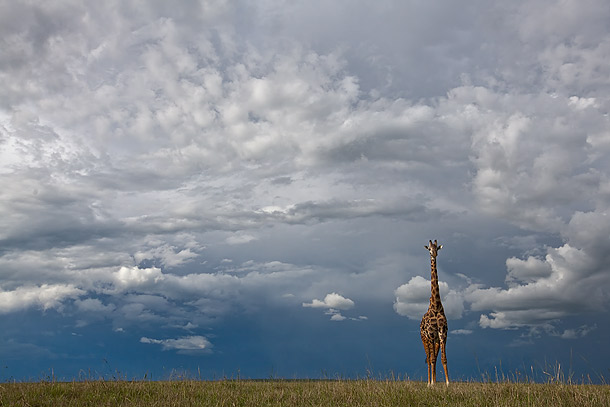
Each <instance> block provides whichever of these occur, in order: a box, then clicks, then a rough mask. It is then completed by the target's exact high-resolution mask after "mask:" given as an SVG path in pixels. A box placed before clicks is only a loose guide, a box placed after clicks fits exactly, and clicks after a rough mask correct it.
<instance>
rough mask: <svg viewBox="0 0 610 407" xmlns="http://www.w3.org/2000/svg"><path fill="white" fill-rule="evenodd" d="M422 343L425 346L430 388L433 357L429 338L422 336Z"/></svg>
mask: <svg viewBox="0 0 610 407" xmlns="http://www.w3.org/2000/svg"><path fill="white" fill-rule="evenodd" d="M421 340H422V343H423V344H424V351H425V352H426V371H427V372H428V386H430V380H431V377H430V361H431V356H432V352H431V350H430V348H431V347H430V342H429V341H428V340H427V338H426V337H425V336H424V335H422V337H421Z"/></svg>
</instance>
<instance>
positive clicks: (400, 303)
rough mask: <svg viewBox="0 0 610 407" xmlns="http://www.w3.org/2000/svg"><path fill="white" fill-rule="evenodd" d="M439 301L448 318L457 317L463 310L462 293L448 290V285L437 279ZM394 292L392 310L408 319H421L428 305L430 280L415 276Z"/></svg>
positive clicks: (460, 315) (459, 316)
mask: <svg viewBox="0 0 610 407" xmlns="http://www.w3.org/2000/svg"><path fill="white" fill-rule="evenodd" d="M438 286H439V289H440V294H441V302H442V303H443V308H444V309H445V315H446V316H447V318H448V319H459V318H461V317H462V313H463V312H464V298H463V293H462V292H459V291H455V290H450V289H449V285H448V284H447V283H446V282H444V281H439V282H438ZM394 294H395V296H396V300H395V301H394V310H395V311H396V312H397V313H398V314H399V315H402V316H406V317H408V318H410V319H415V320H421V318H422V316H423V315H424V314H425V313H426V311H427V310H428V306H429V305H430V280H426V279H425V278H423V277H420V276H415V277H413V278H411V280H409V282H408V283H406V284H403V285H401V286H400V287H398V288H397V289H396V290H395V291H394Z"/></svg>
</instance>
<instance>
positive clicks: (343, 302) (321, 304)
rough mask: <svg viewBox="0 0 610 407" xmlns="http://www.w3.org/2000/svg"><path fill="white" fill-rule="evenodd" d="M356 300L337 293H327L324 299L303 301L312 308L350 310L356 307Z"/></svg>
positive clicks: (304, 304) (305, 305)
mask: <svg viewBox="0 0 610 407" xmlns="http://www.w3.org/2000/svg"><path fill="white" fill-rule="evenodd" d="M354 305H355V304H354V301H352V300H350V299H349V298H345V297H343V296H341V295H339V294H337V293H334V292H333V293H330V294H326V297H324V300H322V301H320V300H318V299H314V300H313V301H312V302H310V303H305V302H304V303H303V307H310V308H329V309H335V310H348V309H351V308H353V307H354Z"/></svg>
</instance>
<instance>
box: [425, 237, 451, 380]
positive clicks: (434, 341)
mask: <svg viewBox="0 0 610 407" xmlns="http://www.w3.org/2000/svg"><path fill="white" fill-rule="evenodd" d="M442 247H443V246H442V245H439V244H438V243H437V241H436V240H435V241H434V243H432V240H430V244H429V246H425V248H426V249H427V250H428V251H429V252H430V277H431V279H430V291H431V294H430V305H429V307H428V311H427V312H426V313H425V314H424V316H423V318H422V320H421V325H420V334H421V340H422V343H423V344H424V350H425V351H426V364H427V365H428V386H431V385H433V384H435V383H436V360H437V358H438V353H439V350H440V352H441V363H442V364H443V369H444V371H445V382H446V384H447V386H448V385H449V373H448V371H447V355H446V353H445V344H446V343H447V318H446V317H445V310H444V309H443V304H442V303H441V295H440V291H439V288H438V273H437V270H436V256H437V255H438V251H439V250H440V249H441V248H442Z"/></svg>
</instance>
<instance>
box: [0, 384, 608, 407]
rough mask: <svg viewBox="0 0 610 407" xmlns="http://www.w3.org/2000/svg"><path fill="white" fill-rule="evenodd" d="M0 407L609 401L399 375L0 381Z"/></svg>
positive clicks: (592, 394)
mask: <svg viewBox="0 0 610 407" xmlns="http://www.w3.org/2000/svg"><path fill="white" fill-rule="evenodd" d="M0 406H477V407H478V406H553V407H557V406H583V407H588V406H610V386H608V385H593V384H571V383H545V384H541V383H512V382H499V383H481V382H457V383H451V384H450V386H449V387H445V385H444V383H439V384H437V385H436V386H434V387H432V388H428V387H427V385H426V383H422V382H418V381H402V380H373V379H363V380H295V381H293V380H261V381H257V380H219V381H198V380H179V381H162V382H153V381H120V380H116V381H105V380H93V381H74V382H54V381H43V382H37V383H18V382H12V383H0Z"/></svg>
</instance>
